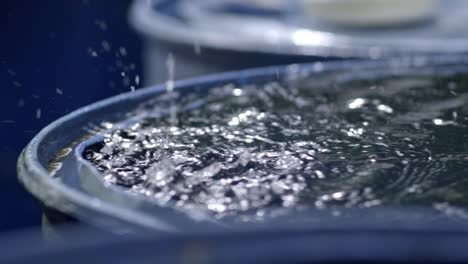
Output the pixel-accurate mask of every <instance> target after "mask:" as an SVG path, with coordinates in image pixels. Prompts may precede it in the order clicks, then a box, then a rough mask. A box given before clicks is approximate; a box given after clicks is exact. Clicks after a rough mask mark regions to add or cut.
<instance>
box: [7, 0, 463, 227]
mask: <svg viewBox="0 0 468 264" xmlns="http://www.w3.org/2000/svg"><path fill="white" fill-rule="evenodd" d="M371 3H372V4H371ZM440 3H442V1H436V0H414V1H403V0H392V1H389V0H375V1H371V0H353V1H345V0H333V1H332V0H330V1H323V0H294V1H293V0H291V1H285V0H252V1H249V0H223V1H221V0H219V1H218V0H203V1H202V0H199V1H195V0H193V1H191V0H152V1H151V0H149V1H145V0H141V1H134V2H132V1H111V0H73V1H64V0H46V1H27V0H4V1H2V2H1V3H0V12H1V15H0V19H1V22H0V27H1V31H0V32H1V34H2V38H1V40H0V87H1V88H2V95H1V97H0V98H1V102H0V107H1V111H0V115H1V116H0V126H1V127H0V133H1V138H2V139H3V142H2V143H1V145H0V158H1V160H2V161H3V165H2V166H1V167H0V208H1V209H2V210H3V211H2V214H1V216H2V217H0V233H1V232H6V231H11V230H17V229H21V228H27V227H38V226H40V223H41V211H40V208H39V206H38V204H37V202H36V201H35V200H34V199H33V198H32V196H30V195H29V194H28V193H27V192H26V191H25V190H24V189H23V188H22V186H21V185H20V184H19V183H18V180H17V177H16V161H17V158H18V156H19V154H20V152H21V150H22V149H23V147H24V146H25V145H26V144H27V143H28V142H29V141H30V140H31V139H32V138H33V137H34V135H36V134H37V133H38V132H39V130H40V129H41V128H43V127H45V126H46V125H47V124H49V123H50V122H52V121H54V120H56V119H57V118H59V117H61V116H63V115H65V114H67V113H70V112H71V111H73V110H75V109H77V108H80V107H82V106H84V105H87V104H89V103H92V102H95V101H98V100H100V99H103V98H106V97H109V96H112V95H116V94H119V93H123V92H129V91H133V90H136V89H139V88H141V87H143V86H147V85H152V84H155V83H161V82H164V81H166V80H167V78H169V77H174V78H176V79H178V78H186V77H191V76H196V75H202V74H207V73H213V72H220V71H226V70H236V69H244V68H249V67H258V66H268V65H280V64H289V63H299V62H316V61H325V60H338V59H358V58H366V59H378V58H382V57H388V56H409V55H421V54H424V55H427V54H441V53H456V52H467V50H468V45H467V41H466V39H467V38H466V37H467V31H466V30H465V28H466V24H467V23H468V1H462V0H450V1H443V4H440ZM130 25H132V26H130ZM137 32H138V33H137ZM168 58H173V59H174V61H175V62H176V63H175V69H176V70H175V76H169V74H168V70H167V62H168ZM317 66H318V67H319V66H320V65H319V64H317Z"/></svg>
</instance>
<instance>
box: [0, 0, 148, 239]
mask: <svg viewBox="0 0 468 264" xmlns="http://www.w3.org/2000/svg"><path fill="white" fill-rule="evenodd" d="M129 4H130V1H111V0H99V1H93V0H74V1H63V0H47V1H28V0H6V1H2V2H1V3H0V12H1V14H0V20H1V22H0V28H1V30H0V32H1V41H0V87H1V90H2V95H1V96H0V98H1V101H0V109H1V110H0V133H1V138H2V139H3V142H2V143H1V146H0V159H1V160H2V163H3V165H2V166H1V167H0V208H1V212H2V213H0V215H1V217H0V233H1V232H5V231H8V230H14V229H19V228H24V227H34V226H39V225H40V222H41V212H40V208H39V206H38V204H37V203H36V201H34V199H33V198H32V196H30V195H29V194H28V193H26V192H25V191H24V189H23V188H22V186H21V185H20V184H19V183H18V180H17V177H16V161H17V158H18V156H19V154H20V152H21V150H22V148H23V147H24V146H25V145H26V144H27V143H28V141H30V140H31V139H32V138H33V136H34V135H35V134H36V133H37V132H38V131H39V130H40V129H41V128H43V127H44V126H45V125H47V124H48V123H50V122H52V121H53V120H55V119H57V118H59V117H61V116H63V115H65V114H67V113H69V112H70V111H72V110H74V109H77V108H79V107H81V106H84V105H86V104H89V103H91V102H94V101H97V100H99V99H103V98H105V97H109V96H112V95H116V94H118V93H122V92H126V91H130V86H131V84H130V81H129V78H132V81H133V82H134V79H135V76H141V73H140V71H141V42H140V41H139V38H138V36H137V35H136V33H134V31H133V30H131V29H130V27H129V26H128V22H127V13H128V6H129ZM123 71H125V72H126V74H128V76H122V72H123ZM141 78H143V77H141Z"/></svg>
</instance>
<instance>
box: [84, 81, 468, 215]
mask: <svg viewBox="0 0 468 264" xmlns="http://www.w3.org/2000/svg"><path fill="white" fill-rule="evenodd" d="M186 98H189V99H182V100H181V102H180V104H184V103H185V104H188V103H190V102H193V101H197V100H198V101H200V102H202V104H201V105H200V106H199V107H198V108H196V109H193V110H190V111H183V112H182V111H181V112H179V113H178V114H177V118H178V123H177V126H174V125H173V124H174V123H173V122H171V117H170V116H161V117H157V116H154V117H147V118H144V119H142V120H140V121H138V122H137V123H135V124H133V125H131V126H129V127H128V128H124V129H118V130H115V131H113V132H110V133H107V134H105V135H104V136H105V139H104V141H103V142H101V143H99V144H96V145H94V146H92V147H90V148H88V149H87V150H86V151H85V154H84V155H85V158H86V159H88V160H89V161H91V162H92V163H93V164H94V165H95V166H96V167H97V168H98V170H99V171H100V172H101V174H102V177H103V178H104V180H105V182H107V183H108V184H110V185H118V186H121V187H124V188H126V189H127V190H128V192H131V193H135V194H139V195H143V196H147V197H150V198H151V199H153V200H154V201H155V202H157V203H159V204H161V205H166V204H171V205H172V206H176V207H180V208H202V209H205V210H207V211H209V212H211V213H213V215H214V216H215V217H219V218H222V217H225V216H229V215H244V214H253V215H260V216H261V215H264V214H268V210H269V208H278V207H280V208H291V207H292V208H294V207H313V208H317V209H324V210H327V209H333V208H369V207H374V206H382V205H386V206H413V205H422V206H431V207H437V206H439V207H440V206H441V205H451V206H456V207H465V206H466V205H468V177H467V176H468V133H467V132H468V76H467V75H463V74H454V75H451V76H445V77H442V78H441V77H438V78H435V77H430V76H426V75H421V76H420V75H412V76H401V77H388V78H381V79H378V80H355V81H349V82H342V83H331V82H323V83H317V82H316V81H315V80H314V79H306V80H302V81H300V82H291V83H287V82H286V83H278V82H271V83H267V84H263V85H249V86H243V87H242V86H234V85H227V86H223V87H218V88H215V89H212V90H211V91H210V92H208V94H205V95H198V94H192V95H190V96H187V97H186ZM184 100H185V101H184ZM178 109H181V107H179V108H178ZM147 111H151V110H147ZM154 111H156V110H154Z"/></svg>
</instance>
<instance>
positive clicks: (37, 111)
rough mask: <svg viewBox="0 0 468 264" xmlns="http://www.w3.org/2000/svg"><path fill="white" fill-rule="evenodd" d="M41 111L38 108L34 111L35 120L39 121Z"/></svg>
mask: <svg viewBox="0 0 468 264" xmlns="http://www.w3.org/2000/svg"><path fill="white" fill-rule="evenodd" d="M41 116H42V110H41V109H40V108H38V109H36V119H41Z"/></svg>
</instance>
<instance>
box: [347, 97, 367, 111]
mask: <svg viewBox="0 0 468 264" xmlns="http://www.w3.org/2000/svg"><path fill="white" fill-rule="evenodd" d="M366 102H367V101H366V99H364V98H356V99H354V100H352V101H350V102H349V103H348V107H349V109H357V108H361V107H362V106H364V104H365V103H366Z"/></svg>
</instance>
